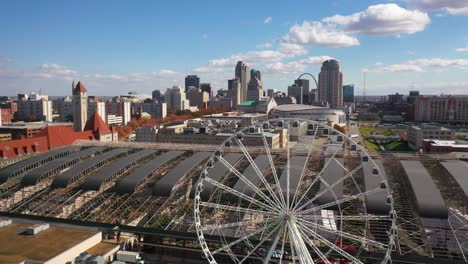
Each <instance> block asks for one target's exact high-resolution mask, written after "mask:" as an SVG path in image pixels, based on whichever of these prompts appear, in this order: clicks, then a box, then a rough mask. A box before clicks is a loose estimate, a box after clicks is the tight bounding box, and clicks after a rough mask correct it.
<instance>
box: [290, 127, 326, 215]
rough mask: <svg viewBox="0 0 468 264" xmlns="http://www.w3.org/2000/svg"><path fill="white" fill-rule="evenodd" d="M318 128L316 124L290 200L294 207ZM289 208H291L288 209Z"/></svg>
mask: <svg viewBox="0 0 468 264" xmlns="http://www.w3.org/2000/svg"><path fill="white" fill-rule="evenodd" d="M318 128H319V126H318V125H317V124H316V128H315V132H314V137H313V139H312V142H311V143H310V147H309V151H307V158H306V162H305V164H304V168H303V169H302V173H301V177H300V178H299V183H298V184H297V186H296V191H295V192H294V196H293V200H292V203H291V205H294V204H295V201H296V199H297V196H298V194H299V186H301V182H302V180H303V178H304V175H305V171H306V170H307V168H308V167H309V162H310V153H311V152H312V148H314V144H315V137H316V136H317V131H318ZM289 208H291V207H289Z"/></svg>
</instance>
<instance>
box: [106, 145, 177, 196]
mask: <svg viewBox="0 0 468 264" xmlns="http://www.w3.org/2000/svg"><path fill="white" fill-rule="evenodd" d="M183 153H184V151H169V152H165V153H162V154H161V155H159V156H156V157H155V158H153V159H151V160H149V161H147V162H146V163H144V164H143V165H141V166H140V167H138V168H137V169H136V170H134V171H133V172H132V173H131V174H129V175H127V176H125V177H124V178H122V179H121V180H120V181H118V182H117V183H116V184H115V189H116V192H117V193H120V194H123V193H133V192H135V189H136V188H137V187H138V186H139V185H140V184H141V183H142V182H144V180H145V178H146V177H148V176H150V175H152V174H153V173H154V172H155V171H157V170H158V169H160V168H161V167H163V166H166V165H167V164H168V163H169V162H171V161H173V160H174V159H176V158H177V157H179V156H180V155H182V154H183Z"/></svg>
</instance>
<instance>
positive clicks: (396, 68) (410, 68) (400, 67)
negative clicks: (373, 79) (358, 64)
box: [363, 64, 424, 73]
mask: <svg viewBox="0 0 468 264" xmlns="http://www.w3.org/2000/svg"><path fill="white" fill-rule="evenodd" d="M363 71H364V72H376V73H383V72H424V70H423V69H421V67H419V66H416V65H408V64H391V65H388V66H383V67H378V68H375V69H363Z"/></svg>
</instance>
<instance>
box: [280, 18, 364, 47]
mask: <svg viewBox="0 0 468 264" xmlns="http://www.w3.org/2000/svg"><path fill="white" fill-rule="evenodd" d="M283 41H284V42H286V43H295V44H302V45H312V44H315V45H320V46H331V47H350V46H356V45H359V40H358V39H357V38H355V37H353V36H350V35H349V34H347V33H346V32H344V31H341V30H337V29H336V27H335V26H333V25H324V24H322V23H321V22H317V21H315V22H308V21H304V22H303V23H302V25H299V24H295V25H294V26H292V27H291V28H290V29H289V32H288V33H287V34H286V35H285V36H284V37H283Z"/></svg>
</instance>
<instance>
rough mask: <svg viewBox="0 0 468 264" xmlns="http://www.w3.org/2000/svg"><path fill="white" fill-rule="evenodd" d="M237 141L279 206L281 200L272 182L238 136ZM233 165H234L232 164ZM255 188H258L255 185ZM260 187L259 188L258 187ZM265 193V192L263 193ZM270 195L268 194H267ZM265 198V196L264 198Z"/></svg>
mask: <svg viewBox="0 0 468 264" xmlns="http://www.w3.org/2000/svg"><path fill="white" fill-rule="evenodd" d="M236 142H237V144H238V145H239V147H240V148H241V150H242V152H243V153H244V156H245V157H246V158H247V160H248V161H249V162H250V165H251V166H252V168H253V169H254V171H255V173H257V175H258V178H259V179H260V181H261V182H262V183H263V185H264V186H265V188H266V189H267V190H268V192H269V193H270V195H271V197H273V199H274V200H275V202H276V205H273V206H277V205H280V204H281V202H280V201H279V199H278V197H277V195H276V194H275V192H274V191H273V189H272V188H271V186H270V184H269V183H268V182H267V180H266V179H265V176H264V175H263V173H262V172H261V171H260V169H259V168H258V166H257V164H256V163H255V161H254V160H253V158H252V156H251V155H250V153H249V152H248V151H247V149H246V148H245V146H244V144H243V143H242V142H241V141H240V140H239V139H237V138H236ZM231 167H232V166H231ZM255 188H257V187H256V186H255ZM257 189H258V188H257ZM262 194H263V193H262ZM265 196H266V195H265ZM266 197H268V196H266ZM264 199H265V198H264ZM268 200H270V201H271V199H270V198H268Z"/></svg>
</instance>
